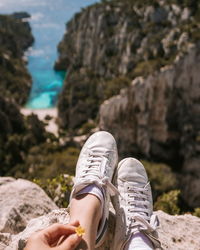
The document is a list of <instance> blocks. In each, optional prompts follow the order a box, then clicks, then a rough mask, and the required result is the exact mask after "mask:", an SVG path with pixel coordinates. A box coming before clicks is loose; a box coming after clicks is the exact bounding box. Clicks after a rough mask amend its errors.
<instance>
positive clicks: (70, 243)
mask: <svg viewBox="0 0 200 250" xmlns="http://www.w3.org/2000/svg"><path fill="white" fill-rule="evenodd" d="M81 240H82V237H81V236H78V235H77V234H72V235H70V236H68V237H67V238H66V239H65V240H64V241H63V243H62V244H61V245H59V247H57V249H58V250H74V249H75V248H76V247H77V246H78V245H79V243H80V242H81Z"/></svg>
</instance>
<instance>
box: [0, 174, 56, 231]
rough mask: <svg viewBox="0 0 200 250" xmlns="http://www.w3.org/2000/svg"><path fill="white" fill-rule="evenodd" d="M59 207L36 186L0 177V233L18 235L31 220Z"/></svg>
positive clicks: (28, 182)
mask: <svg viewBox="0 0 200 250" xmlns="http://www.w3.org/2000/svg"><path fill="white" fill-rule="evenodd" d="M56 208H57V206H56V205H55V204H54V203H53V201H52V200H51V199H50V198H49V197H48V196H47V195H46V194H45V192H44V191H43V190H42V189H41V188H40V187H39V186H37V185H36V184H34V183H32V182H30V181H27V180H22V179H18V180H16V179H14V178H9V177H0V232H1V233H10V234H17V233H19V232H20V231H22V230H23V229H24V228H25V227H26V225H27V223H28V222H29V220H30V219H33V218H35V217H38V216H41V215H44V214H47V213H48V212H50V211H51V210H52V209H56Z"/></svg>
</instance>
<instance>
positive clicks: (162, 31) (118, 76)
mask: <svg viewBox="0 0 200 250" xmlns="http://www.w3.org/2000/svg"><path fill="white" fill-rule="evenodd" d="M198 11H199V6H198V2H196V1H192V2H188V1H156V0H151V1H150V0H149V1H131V0H126V1H122V0H121V1H120V0H113V1H102V3H99V4H96V5H93V6H91V7H88V8H87V9H84V10H83V11H82V12H81V13H79V14H77V15H75V16H74V18H73V19H72V20H71V21H70V22H69V23H68V24H67V28H66V33H65V35H64V38H63V40H62V42H61V43H60V44H59V46H58V50H59V53H60V57H59V59H58V61H57V63H56V65H55V68H56V69H67V70H68V77H67V78H66V81H65V84H64V89H63V92H62V94H61V96H60V99H59V105H58V107H59V117H60V124H61V126H62V127H65V128H72V129H74V128H77V127H80V126H81V125H82V124H83V123H85V122H86V121H87V120H88V119H89V118H92V119H94V118H96V116H97V113H98V108H99V104H100V103H101V102H102V101H103V100H105V99H107V98H108V97H110V96H112V95H115V94H118V92H119V90H120V88H122V87H124V86H127V85H129V84H130V82H131V80H132V79H133V78H134V77H136V76H139V75H144V76H147V75H148V74H149V73H152V72H154V71H155V70H157V69H159V68H160V67H162V66H164V65H168V64H171V63H172V62H173V61H174V59H175V57H176V55H177V54H179V53H180V52H184V51H186V50H187V46H188V44H189V43H195V42H196V41H198V39H199V32H198V29H199V28H198V27H199V19H198V13H199V12H198Z"/></svg>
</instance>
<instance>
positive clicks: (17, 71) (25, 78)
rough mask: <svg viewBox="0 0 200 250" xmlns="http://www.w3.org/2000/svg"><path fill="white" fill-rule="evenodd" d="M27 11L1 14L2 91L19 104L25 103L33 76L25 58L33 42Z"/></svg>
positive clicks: (0, 89) (0, 81) (0, 76)
mask: <svg viewBox="0 0 200 250" xmlns="http://www.w3.org/2000/svg"><path fill="white" fill-rule="evenodd" d="M27 17H29V15H28V14H26V13H15V14H13V15H0V93H1V95H2V96H4V97H7V98H9V99H13V100H15V101H16V103H18V104H19V105H22V104H25V102H26V100H27V97H28V95H29V92H30V87H31V77H30V75H29V73H28V72H27V69H26V65H25V62H24V60H23V58H22V57H23V54H24V50H25V49H27V48H28V47H29V46H30V45H31V44H32V43H33V37H32V34H31V29H30V26H29V24H28V23H27V22H26V21H24V18H27Z"/></svg>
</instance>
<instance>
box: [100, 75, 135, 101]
mask: <svg viewBox="0 0 200 250" xmlns="http://www.w3.org/2000/svg"><path fill="white" fill-rule="evenodd" d="M130 83H131V80H130V79H129V78H128V77H125V76H119V77H116V78H114V79H111V80H108V81H106V82H105V83H104V86H105V87H104V99H108V98H110V97H112V96H114V95H118V94H119V92H120V90H121V89H122V88H125V87H128V86H129V85H130Z"/></svg>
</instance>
